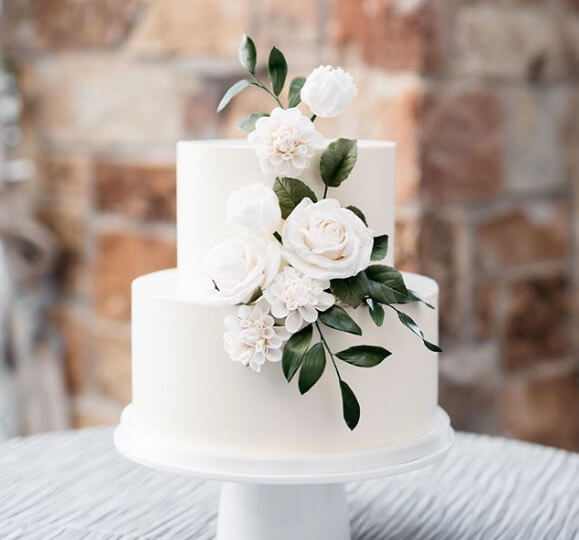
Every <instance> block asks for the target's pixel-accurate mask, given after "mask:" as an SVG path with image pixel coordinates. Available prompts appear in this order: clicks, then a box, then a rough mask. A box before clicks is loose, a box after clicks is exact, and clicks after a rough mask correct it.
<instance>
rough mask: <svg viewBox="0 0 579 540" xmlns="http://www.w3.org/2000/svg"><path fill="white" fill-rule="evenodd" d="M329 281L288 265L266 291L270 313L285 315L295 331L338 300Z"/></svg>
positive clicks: (289, 329)
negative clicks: (305, 273) (330, 289)
mask: <svg viewBox="0 0 579 540" xmlns="http://www.w3.org/2000/svg"><path fill="white" fill-rule="evenodd" d="M329 287H330V282H329V281H324V280H320V279H312V278H310V277H309V276H306V275H304V274H302V273H301V272H299V271H298V270H296V269H295V268H292V267H291V266H286V267H285V268H284V269H283V270H282V271H281V272H280V273H279V274H278V275H277V276H275V278H274V280H273V282H272V284H271V285H270V286H269V287H268V288H267V289H266V290H265V291H264V293H263V295H264V297H265V299H266V300H267V301H268V302H269V304H270V305H271V314H272V315H273V316H274V317H276V318H277V319H283V318H285V327H286V329H287V331H288V332H290V333H291V334H294V333H295V332H298V331H299V330H301V328H303V327H304V326H305V324H309V323H313V322H315V321H316V320H317V319H318V312H319V311H326V310H327V309H329V308H330V307H332V306H333V305H334V302H335V301H336V299H335V298H334V296H333V295H332V294H330V293H328V292H326V290H325V289H327V288H329Z"/></svg>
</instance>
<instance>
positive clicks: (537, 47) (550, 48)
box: [455, 5, 570, 81]
mask: <svg viewBox="0 0 579 540" xmlns="http://www.w3.org/2000/svg"><path fill="white" fill-rule="evenodd" d="M455 28H456V61H455V69H456V70H457V71H458V72H459V73H461V74H465V75H483V76H489V77H506V78H519V79H520V78H527V79H529V80H531V81H543V80H552V79H556V78H560V77H562V76H564V75H565V73H567V72H568V71H569V69H570V68H569V64H568V57H567V55H566V52H565V51H566V47H567V46H566V43H565V33H564V32H563V31H562V24H561V19H560V18H558V17H557V16H555V15H554V13H553V12H551V11H548V10H537V9H522V8H518V7H513V8H510V9H504V8H501V7H495V6H488V5H487V6H484V5H478V6H465V7H462V8H460V9H459V11H458V13H457V16H456V23H455Z"/></svg>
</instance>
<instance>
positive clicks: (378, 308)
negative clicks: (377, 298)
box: [366, 298, 384, 326]
mask: <svg viewBox="0 0 579 540" xmlns="http://www.w3.org/2000/svg"><path fill="white" fill-rule="evenodd" d="M366 304H367V305H368V310H369V311H370V317H372V320H373V321H374V324H375V325H376V326H382V324H384V308H383V307H382V305H381V304H379V303H378V302H374V300H372V299H371V298H368V299H367V300H366Z"/></svg>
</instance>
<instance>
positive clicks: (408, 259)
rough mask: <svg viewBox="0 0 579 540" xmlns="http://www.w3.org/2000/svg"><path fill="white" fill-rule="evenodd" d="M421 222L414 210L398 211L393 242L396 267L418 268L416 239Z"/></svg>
mask: <svg viewBox="0 0 579 540" xmlns="http://www.w3.org/2000/svg"><path fill="white" fill-rule="evenodd" d="M421 224H422V223H421V219H420V216H419V215H417V213H416V212H413V211H412V210H408V211H400V210H399V211H398V215H397V217H396V234H395V244H394V245H395V250H396V253H395V259H394V260H395V264H396V268H399V269H400V270H405V271H408V272H417V271H418V270H419V260H418V241H419V238H420V227H421Z"/></svg>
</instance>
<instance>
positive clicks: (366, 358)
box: [336, 345, 392, 367]
mask: <svg viewBox="0 0 579 540" xmlns="http://www.w3.org/2000/svg"><path fill="white" fill-rule="evenodd" d="M391 354H392V353H391V352H390V351H387V350H386V349H385V348H384V347H376V346H374V345H355V346H354V347H349V348H348V349H344V350H343V351H340V352H338V353H336V356H337V357H338V358H339V359H340V360H343V361H344V362H347V363H348V364H352V365H353V366H358V367H374V366H377V365H378V364H379V363H380V362H382V360H384V358H386V357H387V356H390V355H391Z"/></svg>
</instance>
